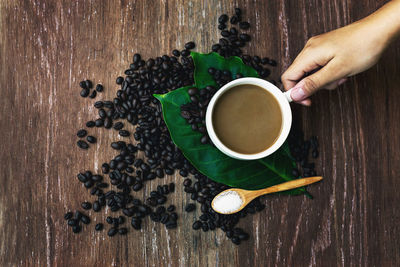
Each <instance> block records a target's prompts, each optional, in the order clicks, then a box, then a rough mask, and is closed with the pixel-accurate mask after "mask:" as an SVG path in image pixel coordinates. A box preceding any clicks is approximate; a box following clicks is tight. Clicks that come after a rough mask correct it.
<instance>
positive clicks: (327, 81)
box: [290, 61, 345, 102]
mask: <svg viewBox="0 0 400 267" xmlns="http://www.w3.org/2000/svg"><path fill="white" fill-rule="evenodd" d="M344 76H345V75H344V74H343V72H342V71H341V70H340V68H339V66H338V65H337V64H336V63H335V62H334V61H330V62H329V63H328V64H327V65H326V66H324V67H323V68H322V69H320V70H319V71H317V72H315V73H314V74H312V75H310V76H307V77H305V78H304V79H302V80H301V81H300V82H298V83H297V84H296V85H295V86H294V88H293V90H292V92H291V94H290V96H291V97H292V99H293V101H295V102H300V101H302V100H304V99H306V98H308V97H309V96H311V95H312V94H314V93H315V92H316V91H318V90H319V89H321V88H324V87H326V86H331V87H332V86H335V81H338V82H337V84H338V83H339V80H340V79H342V78H343V77H344ZM342 82H343V81H342ZM337 84H336V85H337Z"/></svg>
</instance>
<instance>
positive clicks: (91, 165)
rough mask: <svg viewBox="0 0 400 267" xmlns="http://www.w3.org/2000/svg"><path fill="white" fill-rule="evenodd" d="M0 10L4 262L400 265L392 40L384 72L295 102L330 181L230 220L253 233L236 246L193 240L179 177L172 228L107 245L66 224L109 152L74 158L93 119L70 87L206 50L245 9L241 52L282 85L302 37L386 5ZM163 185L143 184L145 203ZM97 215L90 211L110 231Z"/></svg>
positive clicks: (397, 50)
mask: <svg viewBox="0 0 400 267" xmlns="http://www.w3.org/2000/svg"><path fill="white" fill-rule="evenodd" d="M236 2H239V3H238V4H237V5H236V4H233V3H232V1H228V0H224V1H217V0H209V1H195V0H189V1H182V0H171V1H165V0H164V1H141V0H137V1H126V0H124V1H122V0H121V1H116V0H113V1H100V0H97V1H88V0H85V1H77V0H76V1H50V0H48V1H45V0H37V1H34V0H30V1H29V0H27V1H14V0H2V1H0V60H1V65H0V69H1V71H0V90H1V97H0V129H1V137H0V138H1V142H0V151H1V152H0V175H1V176H0V184H1V186H0V265H1V266H11V265H14V266H17V265H18V266H46V265H47V266H360V265H362V266H394V265H396V263H397V265H398V264H399V262H400V252H399V251H400V250H399V247H400V234H399V232H400V222H399V221H400V210H399V208H398V207H399V202H400V194H399V191H397V190H399V188H400V179H399V178H400V177H399V173H400V153H399V149H400V126H399V122H400V100H399V99H400V75H399V74H400V63H399V62H400V46H399V45H400V42H396V43H395V44H394V45H392V46H391V47H390V49H388V51H387V52H386V53H385V54H384V56H383V58H382V60H381V61H380V62H379V64H378V65H377V66H375V67H373V68H372V69H370V70H369V71H367V72H365V73H363V74H361V75H358V76H357V77H354V78H351V79H350V81H349V82H348V83H347V84H346V85H344V86H343V87H342V88H340V89H339V90H337V91H331V92H328V91H324V92H321V93H318V94H317V95H316V96H315V97H313V101H314V104H313V106H312V107H311V108H302V107H298V106H296V107H294V113H295V116H296V120H297V121H300V122H301V123H302V125H303V129H304V130H305V132H306V135H307V136H310V135H312V134H315V135H317V136H318V137H319V140H320V146H321V156H320V158H319V159H318V161H317V170H318V171H319V172H320V173H322V174H323V176H324V177H325V180H324V182H323V183H320V184H319V185H316V186H312V187H310V188H309V190H310V192H311V193H312V194H313V195H314V197H315V199H314V200H310V199H308V198H307V197H305V196H297V197H290V196H286V195H271V196H268V197H265V198H264V199H263V202H264V203H265V204H266V205H267V208H266V209H265V210H264V211H263V212H261V213H258V214H257V215H255V216H249V217H247V218H246V219H245V220H242V221H241V222H240V225H241V226H243V227H244V228H246V229H247V230H248V231H249V232H250V233H251V235H252V238H251V239H250V240H249V241H247V242H245V243H244V244H242V245H241V246H239V247H237V246H235V245H233V244H232V243H231V242H230V241H229V240H227V239H226V237H225V235H224V234H223V232H222V231H221V230H217V231H214V232H207V233H203V232H201V231H200V232H194V231H193V230H191V225H192V222H193V221H194V219H195V218H196V217H197V216H198V215H197V216H196V215H195V214H185V213H184V212H183V211H182V209H183V205H184V204H185V203H186V202H187V201H188V198H187V196H186V195H185V194H184V193H183V190H182V187H181V186H180V184H181V182H182V178H181V177H179V176H178V175H175V176H173V177H168V178H167V179H166V180H165V182H170V181H175V182H176V184H177V190H176V191H177V192H176V193H175V195H174V199H173V203H175V204H176V205H177V207H178V211H179V214H180V215H181V217H180V219H179V227H178V229H176V230H170V231H166V229H165V227H164V226H162V225H160V224H154V223H150V222H149V221H148V220H146V223H145V226H144V229H143V230H142V231H141V232H134V231H131V232H130V234H129V235H128V236H125V237H120V236H117V237H114V238H112V239H110V238H108V237H107V235H106V232H104V231H103V232H101V233H96V232H94V231H93V227H94V223H93V222H92V223H91V225H90V226H89V227H86V229H85V230H86V231H84V232H83V233H81V234H79V235H75V234H73V233H72V231H71V229H69V228H68V227H67V225H66V223H65V221H64V220H63V214H64V213H65V212H66V211H67V210H69V209H77V208H79V207H80V203H81V202H82V201H84V200H90V199H91V197H90V195H89V194H88V193H87V192H86V191H87V190H86V189H85V188H83V187H81V185H80V184H79V183H77V181H76V174H77V173H78V172H79V171H80V170H84V169H92V170H94V171H96V170H98V168H99V164H101V163H102V162H104V161H106V160H109V159H110V158H111V156H112V155H114V153H113V152H112V151H111V149H110V148H109V145H110V142H111V141H112V140H115V139H117V138H118V136H117V135H116V133H115V131H105V130H104V129H95V130H93V132H94V134H95V135H96V136H97V137H98V140H99V141H98V145H97V146H95V147H92V148H91V149H89V150H88V151H87V152H85V151H81V150H79V149H78V148H77V147H76V145H75V143H76V137H75V133H76V130H77V129H79V127H81V126H83V125H84V123H85V122H86V121H87V120H88V119H91V118H94V117H95V109H94V108H93V105H92V104H93V102H94V100H90V99H83V98H81V97H79V91H80V90H79V86H78V83H79V81H80V80H82V79H85V78H90V79H92V80H94V82H101V83H103V84H104V85H105V88H106V89H105V91H104V92H103V93H102V94H100V96H98V97H97V98H96V99H97V100H98V99H110V98H112V97H113V96H114V95H115V91H116V85H115V78H116V77H117V76H118V75H120V74H122V73H123V71H124V70H125V69H126V67H127V66H128V65H129V63H130V61H131V58H132V55H133V54H134V53H135V52H140V53H141V54H142V55H143V56H144V57H146V58H147V57H149V56H154V55H163V54H168V53H170V51H171V50H172V49H174V48H176V47H178V48H182V47H183V44H184V43H185V42H187V41H190V40H194V41H195V42H196V43H197V51H201V52H206V51H210V47H211V45H212V44H213V43H215V42H217V40H218V38H219V36H218V31H217V28H216V20H217V17H218V15H220V14H222V13H229V14H232V13H233V7H235V6H239V7H241V8H243V10H244V14H245V17H246V18H249V21H250V22H251V24H252V30H251V34H252V37H253V41H252V42H251V43H250V45H249V47H247V48H246V51H247V52H248V53H249V54H252V55H254V54H258V55H262V56H270V57H273V58H276V59H278V61H279V67H278V68H277V69H276V71H274V73H273V76H274V77H277V78H278V77H279V75H280V73H282V72H283V71H284V70H285V69H286V68H287V67H288V66H289V64H290V63H291V61H292V60H293V59H294V58H295V56H296V55H297V53H298V52H299V51H300V50H301V48H302V47H303V45H304V43H305V42H306V40H307V39H308V38H309V37H311V36H313V35H316V34H320V33H323V32H325V31H329V30H332V29H335V28H337V27H340V26H343V25H346V24H348V23H350V22H352V21H355V20H357V19H360V18H362V17H364V16H366V15H368V14H370V13H371V12H373V11H374V10H376V9H377V8H378V7H380V6H382V5H383V4H384V2H385V1H372V0H369V1H367V0H365V1H356V0H352V1H351V0H347V1H346V0H336V1H325V0H313V1H306V0H296V1H295V0H293V1H275V0H271V1H235V3H236ZM157 184H158V183H151V184H150V183H148V184H147V186H146V188H145V190H144V191H141V193H140V194H139V197H142V198H143V197H144V196H145V195H147V194H148V193H149V192H150V191H151V190H152V189H154V188H155V187H156V186H157ZM105 216H106V214H105V213H103V212H102V213H98V214H94V215H93V214H92V219H93V220H94V221H104V219H105Z"/></svg>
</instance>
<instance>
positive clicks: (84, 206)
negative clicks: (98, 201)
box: [81, 202, 92, 210]
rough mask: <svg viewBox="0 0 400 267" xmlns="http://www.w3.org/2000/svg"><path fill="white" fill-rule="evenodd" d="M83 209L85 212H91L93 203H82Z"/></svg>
mask: <svg viewBox="0 0 400 267" xmlns="http://www.w3.org/2000/svg"><path fill="white" fill-rule="evenodd" d="M81 207H82V208H83V209H85V210H90V209H91V208H92V203H90V202H82V204H81Z"/></svg>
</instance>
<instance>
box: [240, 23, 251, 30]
mask: <svg viewBox="0 0 400 267" xmlns="http://www.w3.org/2000/svg"><path fill="white" fill-rule="evenodd" d="M239 28H240V29H242V30H247V29H249V28H250V23H248V22H247V21H241V22H239Z"/></svg>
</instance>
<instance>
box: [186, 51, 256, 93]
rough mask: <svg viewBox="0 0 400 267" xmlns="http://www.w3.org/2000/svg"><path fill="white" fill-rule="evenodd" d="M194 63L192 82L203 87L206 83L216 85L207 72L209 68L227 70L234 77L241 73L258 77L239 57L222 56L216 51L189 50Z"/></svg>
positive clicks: (245, 75)
mask: <svg viewBox="0 0 400 267" xmlns="http://www.w3.org/2000/svg"><path fill="white" fill-rule="evenodd" d="M191 56H192V58H193V62H194V65H195V71H194V82H195V84H196V87H198V88H204V87H206V86H207V85H212V86H216V85H217V84H216V83H215V81H214V79H213V77H212V76H211V75H210V74H209V73H208V69H209V68H211V67H212V68H215V69H219V70H229V71H230V72H231V73H232V74H233V76H234V77H235V76H236V74H237V73H241V74H242V75H243V76H244V77H259V76H258V73H257V71H256V70H255V69H253V68H252V67H250V66H247V65H246V64H244V63H243V61H242V59H241V58H239V57H230V58H224V57H222V56H220V55H219V54H217V53H214V52H211V53H209V54H200V53H196V52H191Z"/></svg>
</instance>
